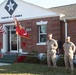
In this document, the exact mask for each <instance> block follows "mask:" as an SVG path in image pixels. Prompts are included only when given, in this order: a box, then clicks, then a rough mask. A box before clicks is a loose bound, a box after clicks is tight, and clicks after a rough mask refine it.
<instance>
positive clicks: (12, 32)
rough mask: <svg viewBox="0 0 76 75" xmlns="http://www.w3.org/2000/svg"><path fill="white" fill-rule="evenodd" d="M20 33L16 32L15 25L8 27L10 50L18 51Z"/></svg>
mask: <svg viewBox="0 0 76 75" xmlns="http://www.w3.org/2000/svg"><path fill="white" fill-rule="evenodd" d="M18 44H19V42H18V35H17V34H16V29H15V26H10V27H8V46H9V47H8V48H9V49H8V50H9V51H10V52H18V48H19V47H18Z"/></svg>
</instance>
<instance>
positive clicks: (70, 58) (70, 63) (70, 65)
mask: <svg viewBox="0 0 76 75" xmlns="http://www.w3.org/2000/svg"><path fill="white" fill-rule="evenodd" d="M64 62H65V67H66V69H67V70H68V69H70V70H72V71H73V70H74V66H73V55H64Z"/></svg>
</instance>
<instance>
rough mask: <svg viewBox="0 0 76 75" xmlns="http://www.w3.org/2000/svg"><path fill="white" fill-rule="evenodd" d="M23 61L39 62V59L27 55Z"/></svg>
mask: <svg viewBox="0 0 76 75" xmlns="http://www.w3.org/2000/svg"><path fill="white" fill-rule="evenodd" d="M24 62H26V63H40V60H39V59H38V58H37V57H36V56H31V55H27V56H26V58H25V60H24Z"/></svg>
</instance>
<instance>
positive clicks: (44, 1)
mask: <svg viewBox="0 0 76 75" xmlns="http://www.w3.org/2000/svg"><path fill="white" fill-rule="evenodd" d="M3 1H5V0H0V4H1V3H2V2H3ZM14 1H15V0H14ZM24 1H26V2H29V3H32V4H35V5H38V6H41V7H44V8H51V7H56V6H62V5H68V4H74V3H76V0H24Z"/></svg>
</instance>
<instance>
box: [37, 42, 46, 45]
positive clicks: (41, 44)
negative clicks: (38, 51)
mask: <svg viewBox="0 0 76 75" xmlns="http://www.w3.org/2000/svg"><path fill="white" fill-rule="evenodd" d="M36 45H46V42H45V43H36Z"/></svg>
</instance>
